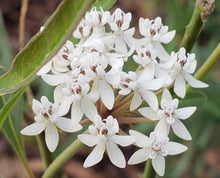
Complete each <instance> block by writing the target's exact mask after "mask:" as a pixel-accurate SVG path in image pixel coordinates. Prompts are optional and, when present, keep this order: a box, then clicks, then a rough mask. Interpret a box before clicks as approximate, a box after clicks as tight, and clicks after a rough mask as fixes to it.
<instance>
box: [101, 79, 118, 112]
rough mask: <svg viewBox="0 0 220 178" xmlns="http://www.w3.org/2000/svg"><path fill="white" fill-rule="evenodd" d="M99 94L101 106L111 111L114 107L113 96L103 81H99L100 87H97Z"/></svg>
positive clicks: (110, 89)
mask: <svg viewBox="0 0 220 178" xmlns="http://www.w3.org/2000/svg"><path fill="white" fill-rule="evenodd" d="M99 87H100V88H99V92H100V95H101V99H102V102H103V104H104V105H105V106H106V107H107V108H108V109H109V110H111V109H112V108H113V105H114V101H115V96H114V92H113V90H112V88H111V87H110V86H109V84H108V83H107V82H106V81H105V80H101V81H100V86H99Z"/></svg>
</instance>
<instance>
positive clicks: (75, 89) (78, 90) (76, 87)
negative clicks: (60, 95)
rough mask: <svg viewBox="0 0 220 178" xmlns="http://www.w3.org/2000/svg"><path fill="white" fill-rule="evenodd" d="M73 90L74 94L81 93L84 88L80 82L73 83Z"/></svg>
mask: <svg viewBox="0 0 220 178" xmlns="http://www.w3.org/2000/svg"><path fill="white" fill-rule="evenodd" d="M71 91H72V93H73V94H80V93H81V91H82V88H81V86H80V84H78V83H73V84H72V86H71Z"/></svg>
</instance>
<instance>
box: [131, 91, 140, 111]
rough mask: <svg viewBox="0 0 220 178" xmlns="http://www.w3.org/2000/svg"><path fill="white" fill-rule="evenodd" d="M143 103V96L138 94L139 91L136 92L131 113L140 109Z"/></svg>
mask: <svg viewBox="0 0 220 178" xmlns="http://www.w3.org/2000/svg"><path fill="white" fill-rule="evenodd" d="M141 103H142V98H141V95H140V94H139V93H138V91H134V96H133V98H132V100H131V105H130V111H134V110H135V109H137V108H138V106H140V105H141Z"/></svg>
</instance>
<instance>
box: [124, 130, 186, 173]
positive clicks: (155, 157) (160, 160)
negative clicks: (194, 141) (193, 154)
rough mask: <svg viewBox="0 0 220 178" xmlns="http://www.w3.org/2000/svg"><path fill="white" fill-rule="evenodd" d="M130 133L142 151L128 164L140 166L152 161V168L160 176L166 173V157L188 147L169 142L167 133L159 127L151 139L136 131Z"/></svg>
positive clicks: (152, 133) (137, 152)
mask: <svg viewBox="0 0 220 178" xmlns="http://www.w3.org/2000/svg"><path fill="white" fill-rule="evenodd" d="M129 133H130V135H131V136H133V137H134V139H135V143H136V145H137V146H138V147H140V148H141V149H139V150H138V151H136V152H135V153H134V154H133V155H132V156H131V157H130V159H129V160H128V164H130V165H133V164H139V163H141V162H144V161H146V160H148V159H152V166H153V168H154V170H155V171H156V173H157V174H158V175H159V176H163V175H164V172H165V158H164V157H166V156H167V155H177V154H180V153H182V152H184V151H186V150H187V147H186V146H184V145H182V144H180V143H177V142H171V141H169V138H168V137H167V133H166V131H165V130H163V129H162V128H159V127H156V128H155V130H154V132H151V133H150V136H149V137H148V136H146V135H144V134H142V133H140V132H137V131H134V130H130V131H129Z"/></svg>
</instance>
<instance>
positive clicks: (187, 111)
mask: <svg viewBox="0 0 220 178" xmlns="http://www.w3.org/2000/svg"><path fill="white" fill-rule="evenodd" d="M176 111H177V113H178V114H177V117H178V119H187V118H189V117H190V116H191V115H192V114H193V113H194V112H195V111H196V107H185V108H180V109H177V110H176Z"/></svg>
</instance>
